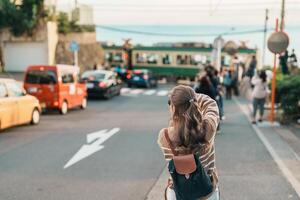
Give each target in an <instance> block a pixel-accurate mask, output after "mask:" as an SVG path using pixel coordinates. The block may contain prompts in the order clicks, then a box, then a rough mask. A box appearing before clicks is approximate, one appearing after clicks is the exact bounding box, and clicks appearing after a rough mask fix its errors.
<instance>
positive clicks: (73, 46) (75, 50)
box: [69, 41, 79, 66]
mask: <svg viewBox="0 0 300 200" xmlns="http://www.w3.org/2000/svg"><path fill="white" fill-rule="evenodd" d="M69 48H70V51H71V52H73V53H74V66H78V51H79V45H78V43H77V42H75V41H72V42H71V43H70V46H69Z"/></svg>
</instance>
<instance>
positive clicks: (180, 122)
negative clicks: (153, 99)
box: [169, 85, 207, 151]
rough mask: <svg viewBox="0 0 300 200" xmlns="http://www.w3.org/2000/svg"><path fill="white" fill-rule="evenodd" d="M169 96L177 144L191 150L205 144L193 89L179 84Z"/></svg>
mask: <svg viewBox="0 0 300 200" xmlns="http://www.w3.org/2000/svg"><path fill="white" fill-rule="evenodd" d="M169 98H170V103H171V105H173V106H174V109H175V110H174V113H173V116H172V121H173V124H174V128H175V131H176V133H177V134H178V139H179V141H178V144H177V145H178V146H182V147H185V148H187V149H189V150H191V151H193V150H194V149H195V148H197V147H199V144H207V141H206V140H205V126H204V123H203V120H202V114H201V111H200V108H199V105H198V103H197V99H196V94H195V92H194V90H193V89H192V88H191V87H188V86H183V85H179V86H176V87H175V88H173V90H172V91H171V94H170V96H169Z"/></svg>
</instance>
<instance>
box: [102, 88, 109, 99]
mask: <svg viewBox="0 0 300 200" xmlns="http://www.w3.org/2000/svg"><path fill="white" fill-rule="evenodd" d="M104 98H105V99H110V98H111V91H110V90H109V89H107V90H106V92H105V94H104Z"/></svg>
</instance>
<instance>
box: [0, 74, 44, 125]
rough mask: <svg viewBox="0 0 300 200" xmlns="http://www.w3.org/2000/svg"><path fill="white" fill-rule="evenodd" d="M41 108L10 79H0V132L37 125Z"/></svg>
mask: <svg viewBox="0 0 300 200" xmlns="http://www.w3.org/2000/svg"><path fill="white" fill-rule="evenodd" d="M40 113H41V107H40V104H39V100H38V99H37V98H35V97H33V96H31V95H28V94H26V92H25V90H24V89H23V88H22V87H21V86H20V84H18V83H17V82H16V81H14V80H12V79H2V78H0V130H2V129H5V128H8V127H11V126H17V125H21V124H27V123H31V124H38V123H39V121H40Z"/></svg>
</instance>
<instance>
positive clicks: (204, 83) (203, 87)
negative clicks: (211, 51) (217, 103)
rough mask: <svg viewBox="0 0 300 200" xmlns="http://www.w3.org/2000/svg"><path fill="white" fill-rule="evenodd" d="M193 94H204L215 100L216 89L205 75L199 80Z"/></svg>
mask: <svg viewBox="0 0 300 200" xmlns="http://www.w3.org/2000/svg"><path fill="white" fill-rule="evenodd" d="M195 92H196V93H199V94H205V95H207V96H209V97H210V98H212V99H214V100H216V96H217V94H216V89H215V87H214V86H213V84H212V83H211V81H210V78H209V77H208V76H207V75H204V76H202V77H201V78H200V80H199V84H198V86H197V87H196V89H195Z"/></svg>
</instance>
